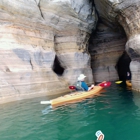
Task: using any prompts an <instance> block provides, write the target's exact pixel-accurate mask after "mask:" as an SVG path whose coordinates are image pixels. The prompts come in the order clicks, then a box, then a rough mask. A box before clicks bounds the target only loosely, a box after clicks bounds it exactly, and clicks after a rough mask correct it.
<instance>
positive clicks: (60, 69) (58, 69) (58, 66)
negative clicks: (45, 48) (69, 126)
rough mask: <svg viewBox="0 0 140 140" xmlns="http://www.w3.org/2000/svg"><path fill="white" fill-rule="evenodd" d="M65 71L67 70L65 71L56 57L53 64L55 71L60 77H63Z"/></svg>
mask: <svg viewBox="0 0 140 140" xmlns="http://www.w3.org/2000/svg"><path fill="white" fill-rule="evenodd" d="M64 70H65V69H64V68H63V67H62V66H61V64H60V61H59V59H58V57H57V56H55V59H54V63H53V71H54V72H55V73H56V74H57V75H58V76H62V75H63V72H64Z"/></svg>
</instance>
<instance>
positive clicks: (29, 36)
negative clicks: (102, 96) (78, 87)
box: [0, 0, 97, 103]
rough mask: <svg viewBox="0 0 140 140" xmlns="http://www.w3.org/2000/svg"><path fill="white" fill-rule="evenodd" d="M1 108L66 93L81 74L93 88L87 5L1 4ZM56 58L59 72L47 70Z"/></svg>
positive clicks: (43, 0)
mask: <svg viewBox="0 0 140 140" xmlns="http://www.w3.org/2000/svg"><path fill="white" fill-rule="evenodd" d="M0 14H1V17H0V103H3V102H9V101H13V100H20V99H23V98H30V97H37V96H42V95H52V94H58V93H64V92H68V91H69V90H68V85H69V84H73V83H74V82H75V81H76V79H77V77H78V75H79V74H80V73H84V74H86V75H87V82H88V83H92V82H93V77H92V71H91V67H90V55H89V54H88V52H87V43H88V39H89V34H90V33H91V30H92V29H94V28H95V26H96V21H97V19H96V16H95V15H96V14H95V9H94V8H93V7H92V4H91V3H90V2H89V1H81V0H77V1H73V0H63V1H62V0H51V1H50V0H30V1H28V0H13V1H10V0H1V1H0ZM56 56H57V58H58V59H59V62H60V64H61V66H62V67H63V68H64V73H63V75H62V76H61V77H60V76H58V75H57V74H56V73H54V71H53V70H52V67H53V64H54V59H55V57H56Z"/></svg>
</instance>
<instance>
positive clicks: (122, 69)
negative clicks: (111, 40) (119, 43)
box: [116, 51, 131, 81]
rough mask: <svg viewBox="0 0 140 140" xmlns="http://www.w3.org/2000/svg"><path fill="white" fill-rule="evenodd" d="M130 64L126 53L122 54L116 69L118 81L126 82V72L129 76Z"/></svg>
mask: <svg viewBox="0 0 140 140" xmlns="http://www.w3.org/2000/svg"><path fill="white" fill-rule="evenodd" d="M130 62H131V58H130V57H129V55H128V54H127V52H126V51H124V53H123V54H122V56H121V57H120V58H119V60H118V62H117V64H116V69H117V72H118V76H119V80H122V81H126V80H127V72H129V73H130V74H131V71H130V68H129V65H130Z"/></svg>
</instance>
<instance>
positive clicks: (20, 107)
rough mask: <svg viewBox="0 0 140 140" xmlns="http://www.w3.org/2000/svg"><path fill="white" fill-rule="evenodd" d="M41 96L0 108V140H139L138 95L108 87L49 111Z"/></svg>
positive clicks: (114, 86) (123, 89) (122, 88)
mask: <svg viewBox="0 0 140 140" xmlns="http://www.w3.org/2000/svg"><path fill="white" fill-rule="evenodd" d="M41 100H48V97H41V98H36V99H30V100H23V101H17V102H13V103H9V104H5V105H1V106H0V114H1V115H0V120H1V121H0V126H1V127H0V140H11V139H13V140H25V139H26V140H85V139H87V140H95V139H96V136H95V132H96V131H97V130H101V131H102V132H103V133H104V135H105V140H126V139H127V140H135V139H136V140H138V139H140V133H139V131H140V94H139V93H137V92H132V91H131V90H130V89H128V88H126V87H125V86H121V85H115V84H112V85H111V87H109V88H107V89H105V91H104V92H103V93H102V94H101V95H100V96H95V97H94V98H89V99H86V100H84V101H82V102H79V103H73V104H67V105H63V106H59V107H56V108H52V107H51V106H48V105H40V101H41Z"/></svg>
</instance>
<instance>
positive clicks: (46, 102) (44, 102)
mask: <svg viewBox="0 0 140 140" xmlns="http://www.w3.org/2000/svg"><path fill="white" fill-rule="evenodd" d="M40 104H51V101H41V102H40Z"/></svg>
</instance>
